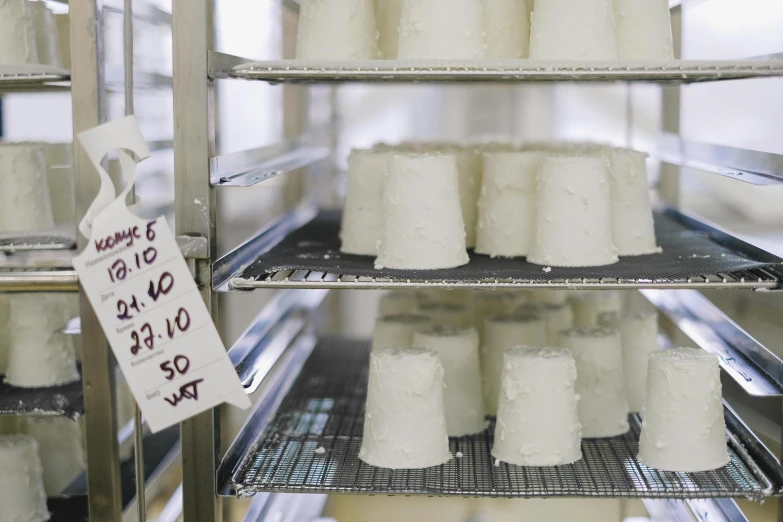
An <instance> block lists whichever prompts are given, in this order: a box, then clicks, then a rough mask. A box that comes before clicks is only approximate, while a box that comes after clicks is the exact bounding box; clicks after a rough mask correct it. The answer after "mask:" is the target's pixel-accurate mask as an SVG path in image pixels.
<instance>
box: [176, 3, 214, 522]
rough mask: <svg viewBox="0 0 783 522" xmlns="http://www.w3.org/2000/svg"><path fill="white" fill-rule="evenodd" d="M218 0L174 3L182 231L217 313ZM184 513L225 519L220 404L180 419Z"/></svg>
mask: <svg viewBox="0 0 783 522" xmlns="http://www.w3.org/2000/svg"><path fill="white" fill-rule="evenodd" d="M212 13H213V1H212V0H175V1H174V2H173V15H174V16H173V18H174V21H173V38H172V41H173V56H174V178H175V191H176V208H175V213H176V214H175V221H176V229H177V235H194V236H200V237H204V238H206V239H207V242H208V245H209V257H210V259H208V260H198V261H197V262H196V263H195V274H196V282H197V283H198V285H199V288H200V290H201V297H202V298H203V299H204V301H205V303H206V304H207V307H208V308H209V309H210V311H211V313H212V317H213V319H215V320H217V296H216V295H215V294H214V292H212V287H211V259H214V257H215V255H216V238H215V191H214V189H212V187H210V185H209V158H210V156H211V155H214V153H215V133H214V127H213V118H212V115H213V113H212V108H213V107H212V103H213V85H212V83H211V82H209V81H208V63H207V60H208V50H209V49H211V47H212V41H213V31H214V26H213V19H212ZM180 438H181V445H182V476H183V481H182V485H183V488H182V491H183V493H182V497H183V516H184V519H185V520H186V521H187V522H201V521H203V522H213V521H218V522H219V521H221V520H222V506H221V501H220V498H219V497H218V496H217V494H216V492H217V485H216V475H215V472H216V469H217V458H218V451H219V447H220V438H219V424H218V410H217V409H214V410H212V411H208V412H205V413H202V414H200V415H197V416H195V417H193V418H191V419H188V420H187V421H185V422H183V423H182V424H181V426H180Z"/></svg>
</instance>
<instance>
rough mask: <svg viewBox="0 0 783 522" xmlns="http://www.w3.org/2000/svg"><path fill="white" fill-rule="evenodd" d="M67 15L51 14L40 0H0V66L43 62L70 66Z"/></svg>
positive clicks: (57, 65)
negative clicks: (1, 0) (0, 1)
mask: <svg viewBox="0 0 783 522" xmlns="http://www.w3.org/2000/svg"><path fill="white" fill-rule="evenodd" d="M70 41H71V40H70V26H69V24H68V15H67V14H54V13H53V12H52V11H51V9H49V7H47V5H46V2H44V1H42V0H5V1H4V2H2V3H0V65H31V64H43V65H51V66H53V67H61V68H66V69H70V57H71V55H70V47H71V44H70Z"/></svg>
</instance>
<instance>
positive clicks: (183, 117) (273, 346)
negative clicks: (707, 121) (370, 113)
mask: <svg viewBox="0 0 783 522" xmlns="http://www.w3.org/2000/svg"><path fill="white" fill-rule="evenodd" d="M280 3H281V5H283V6H284V7H285V8H287V9H289V10H290V12H291V13H293V14H294V16H287V17H286V19H285V20H284V27H283V40H284V48H286V49H288V50H289V51H290V50H291V49H292V48H293V45H294V42H295V37H296V34H295V33H296V18H295V14H296V11H297V8H298V4H297V2H295V1H293V0H280ZM679 3H680V2H679V1H676V0H675V1H674V2H673V4H672V7H673V8H674V10H673V24H674V33H675V41H676V45H677V47H678V48H679V41H680V33H681V10H680V9H678V6H679ZM213 8H214V5H213V1H212V0H189V1H188V2H187V3H185V2H174V4H173V14H172V19H173V23H172V25H173V30H174V38H173V44H174V75H173V76H174V78H173V84H174V105H175V120H176V121H177V122H178V126H177V129H176V133H175V141H174V153H175V175H176V194H177V197H176V225H177V236H178V238H190V241H192V242H196V241H197V242H198V246H197V251H198V254H197V255H192V256H191V257H190V263H191V266H192V270H193V273H194V274H195V278H196V280H197V282H198V283H199V285H200V288H201V296H202V298H203V299H204V301H205V302H206V303H207V306H208V307H209V309H210V310H211V313H212V314H213V316H215V317H217V294H218V292H223V291H228V290H232V291H248V290H250V289H251V288H249V287H248V288H239V286H240V285H236V284H235V283H237V281H234V282H232V279H234V278H235V276H236V275H237V274H238V273H239V272H240V270H241V269H242V268H243V267H244V266H245V265H247V264H248V263H250V262H252V261H253V260H254V259H255V258H256V256H257V254H258V253H259V252H262V251H265V249H268V248H271V246H273V245H274V244H276V243H277V242H279V241H280V240H281V238H283V237H285V236H286V235H288V234H289V233H290V232H291V231H292V230H295V229H296V228H298V227H299V226H301V224H302V223H304V222H306V221H307V220H308V216H309V217H312V215H313V214H312V213H313V212H314V210H313V208H312V207H306V206H305V207H300V208H298V209H296V210H294V211H293V212H292V213H290V214H287V215H285V216H283V217H282V218H280V219H278V220H276V221H274V222H273V223H271V224H269V225H268V226H267V227H265V228H264V229H263V230H262V231H261V232H260V233H259V234H257V235H255V236H254V237H253V238H251V239H250V240H249V241H247V242H246V243H245V244H244V245H242V246H240V247H238V248H236V249H234V250H233V251H231V252H230V253H229V254H227V255H226V256H224V257H222V258H221V259H217V255H216V253H217V238H216V202H217V198H216V192H217V188H219V187H223V186H250V185H254V184H256V183H260V182H261V181H263V180H265V179H269V178H270V177H273V176H275V175H279V174H282V173H284V172H289V171H293V170H295V169H297V168H300V167H303V166H309V165H313V164H315V163H316V162H318V161H320V160H321V159H323V158H324V157H326V155H327V154H328V153H329V151H330V150H332V148H331V147H330V148H329V149H328V150H322V149H319V148H318V147H319V146H313V145H311V144H312V143H314V141H311V140H309V139H303V137H308V136H309V134H308V132H309V131H310V129H308V128H307V122H306V120H307V115H308V114H307V113H308V112H309V109H310V108H309V106H308V101H307V100H308V99H307V95H306V91H305V90H304V89H302V88H301V86H298V85H291V84H300V83H305V84H306V83H313V82H315V83H327V84H334V83H346V82H392V83H414V82H464V83H471V82H497V83H512V82H527V81H531V82H532V81H535V82H541V81H576V82H595V81H621V82H655V83H661V84H665V87H664V92H665V94H664V110H663V113H664V114H663V122H664V130H665V132H667V133H672V134H674V135H677V134H678V133H679V112H680V106H679V104H680V86H681V85H683V84H687V83H692V82H706V81H723V80H740V79H747V78H770V77H783V60H781V57H780V56H770V57H767V58H766V59H754V60H742V61H724V62H691V61H681V62H669V63H648V64H619V65H618V64H616V63H612V64H608V63H605V64H600V63H590V64H585V63H559V64H551V63H534V62H531V61H525V62H511V63H502V62H493V63H488V62H482V63H480V64H479V63H465V62H461V63H457V62H451V63H444V62H439V63H437V62H433V63H425V62H417V63H410V64H407V63H405V64H400V63H391V62H371V63H369V64H353V63H352V64H346V63H333V64H327V63H322V64H305V63H303V62H291V61H276V62H251V61H249V60H246V59H244V58H241V57H238V56H231V55H227V54H222V53H218V52H214V51H212V50H211V49H212V48H214V45H213V42H214V34H213V31H214V25H213V20H214V12H213ZM292 21H293V22H292ZM678 52H679V50H678ZM286 54H290V52H288V53H286ZM225 79H235V80H238V79H245V80H257V81H261V82H267V83H272V84H277V83H282V84H284V85H283V87H282V89H283V90H284V104H285V138H284V139H283V140H281V142H280V143H279V144H278V145H275V146H272V147H260V148H256V149H251V150H248V151H243V152H241V153H236V154H232V155H218V154H217V147H216V140H217V136H216V131H215V126H216V117H215V116H216V114H215V110H214V106H215V103H214V102H215V100H214V94H215V85H216V82H217V81H223V80H225ZM678 147H679V149H678V150H681V149H682V148H683V147H682V146H681V144H678ZM688 150H689V151H690V150H691V149H688ZM688 157H689V158H693V156H691V155H689V156H688ZM680 159H681V158H680ZM713 159H714V158H713ZM681 162H683V161H681ZM713 163H717V165H718V166H724V167H725V166H726V165H722V163H720V162H715V161H713ZM669 167H671V166H670V165H667V166H665V168H664V173H663V177H662V181H661V192H662V194H663V196H664V198H665V200H666V201H667V203H668V204H670V205H672V207H674V208H676V207H677V202H678V195H679V194H678V181H679V171H677V170H675V169H671V168H669ZM730 167H731V168H742V169H744V170H745V171H747V172H748V174H749V173H751V172H754V173H762V174H763V173H764V171H763V169H760V168H756V167H754V166H753V165H752V164H745V163H743V164H741V165H730ZM715 170H717V168H716V169H715ZM757 171H758V172H757ZM773 177H774V173H773ZM681 219H682V222H683V223H689V225H688V226H690V227H691V228H692V229H693V230H700V231H701V232H702V233H704V234H707V235H709V236H710V237H711V239H712V240H713V241H715V242H718V243H721V242H725V244H727V245H731V244H736V241H737V240H736V238H733V237H731V235H729V234H727V233H725V231H721V230H720V229H718V228H717V227H710V226H709V225H706V226H705V228H699V227H702V226H703V225H704V223H703V222H700V221H698V220H692V218H691V217H689V216H686V215H681ZM689 220H692V221H689ZM747 251H748V252H751V251H752V249H750V248H748V249H747ZM756 254H759V255H761V254H760V253H758V252H756ZM775 259H776V260H775V261H772V262H773V263H779V260H777V258H775ZM775 268H776V267H775ZM777 272H778V271H777V269H773V270H772V271H771V272H769V271H766V270H762V271H761V272H753V271H749V272H747V273H745V274H738V275H737V276H734V275H730V274H701V275H696V276H695V277H694V278H692V279H691V280H689V281H686V282H685V283H684V284H683V285H677V286H674V287H673V288H699V289H701V288H705V289H706V288H728V287H734V288H755V289H761V290H776V289H779V288H780V286H781V285H780V281H781V278H780V277H779V274H778V273H777ZM339 276H340V275H339V274H328V273H307V274H295V273H284V272H280V273H278V274H276V275H275V276H273V277H272V278H271V280H270V281H268V284H266V285H263V287H264V288H285V289H320V290H321V291H323V290H324V289H327V288H345V289H359V288H400V287H405V288H411V287H414V286H425V285H424V284H421V285H419V284H418V283H415V284H410V283H408V282H407V281H387V280H382V281H377V280H371V281H365V280H356V279H354V280H349V278H341V277H339ZM726 276H727V277H726ZM713 278H714V279H713ZM426 286H447V287H453V286H459V285H455V284H454V282H453V281H433V282H429V281H427V282H426ZM467 286H472V284H468V285H467ZM488 286H503V283H501V282H497V283H494V282H493V283H492V284H490V285H488ZM510 286H511V287H513V288H530V287H531V286H523V285H518V284H513V283H512V284H511V285H510ZM543 286H544V287H551V288H554V287H561V288H562V287H579V288H595V289H601V288H612V289H618V288H640V287H645V286H650V285H649V284H648V283H647V282H646V281H634V282H618V281H600V280H599V281H590V282H586V281H562V282H558V285H555V284H546V285H543ZM482 288H483V287H482ZM311 291H312V290H311ZM281 299H283V298H281ZM278 306H279V301H278V302H277V304H275V305H273V306H272V307H271V308H270V310H265V311H262V313H261V314H260V315H259V316H258V317H257V318H256V321H255V322H254V323H253V325H252V326H251V327H250V328H248V330H247V331H246V332H245V334H244V335H243V336H242V337H241V338H240V340H239V341H238V342H237V343H236V344H235V345H234V347H232V349H231V350H230V352H229V354H230V356H231V357H232V360H234V362H235V365H236V366H237V368H238V371H239V373H240V375H241V376H242V378H243V382H244V383H245V385H246V386H247V387H248V390H256V388H257V390H256V393H257V394H258V395H259V399H258V400H257V402H256V405H255V409H254V413H253V414H252V415H251V416H250V417H249V419H248V421H247V424H246V425H245V427H244V428H243V430H241V432H240V436H239V437H238V438H237V439H236V440H235V441H234V443H233V444H232V445H231V447H230V449H229V450H228V452H227V453H226V455H225V457H224V458H223V459H222V460H219V459H218V458H217V456H218V455H219V447H220V445H219V437H218V433H219V431H220V424H219V414H218V411H217V410H215V411H212V412H207V413H204V414H202V415H199V416H197V417H195V418H193V419H190V420H188V421H187V422H185V423H183V424H182V426H181V434H182V438H181V441H182V453H183V471H184V482H183V486H182V505H183V515H184V517H185V519H186V520H187V521H188V522H191V521H193V522H213V521H221V520H222V506H221V502H222V501H221V498H220V496H221V495H230V494H232V491H231V476H232V473H233V471H234V469H235V466H236V465H237V464H238V462H239V461H240V459H241V458H242V455H243V454H244V451H245V449H246V448H247V447H248V445H249V444H250V443H251V442H252V439H253V437H255V436H257V434H259V433H261V432H262V431H263V429H264V428H265V427H266V426H267V425H268V424H269V423H270V422H271V421H272V419H273V417H274V414H275V412H276V410H277V408H278V407H279V405H280V404H281V402H282V401H283V400H284V398H285V394H286V391H287V390H288V388H290V386H291V385H292V384H293V382H294V380H295V379H296V378H297V375H298V374H299V371H300V370H301V368H302V366H303V365H304V363H305V361H306V359H307V357H308V356H309V355H310V353H311V352H312V351H313V347H314V344H315V338H314V336H313V335H312V332H311V331H310V330H308V329H307V328H306V327H305V326H304V325H303V324H302V317H301V314H300V312H299V311H296V310H293V309H292V311H289V312H280V309H279V308H277V307H278ZM272 323H274V325H273V326H272ZM767 384H769V383H767ZM763 391H765V392H771V388H770V389H767V388H765V389H764V390H763ZM732 415H733V414H732ZM729 416H730V415H729ZM731 433H732V434H733V436H735V438H736V444H735V447H736V448H738V451H739V452H740V453H742V452H743V451H744V450H742V449H741V448H742V447H743V445H744V447H745V448H750V450H749V451H750V452H751V453H752V454H753V455H754V459H751V460H754V462H755V459H756V457H757V455H759V454H762V453H763V452H762V451H761V449H760V448H763V446H761V445H758V446H757V445H756V444H755V443H754V440H753V434H752V433H751V432H750V431H749V430H747V433H746V432H745V431H743V429H742V426H734V425H733V424H732V428H731ZM765 458H767V460H764V461H763V462H762V461H761V459H759V462H760V464H759V466H760V469H757V470H756V471H754V473H756V472H758V473H759V476H767V477H774V480H773V481H772V482H775V483H776V484H783V480H779V479H780V476H779V473H778V468H779V465H778V463H777V460H776V459H775V458H774V457H772V456H771V455H768V454H767V455H766V457H765ZM765 491H766V493H771V491H770V490H769V488H767V490H765ZM706 502H708V503H709V508H710V509H712V510H713V512H716V513H717V511H715V510H720V511H721V512H723V513H724V514H725V513H727V512H729V511H730V509H729V508H728V507H726V506H730V505H731V502H730V501H724V500H714V501H713V500H709V501H706ZM258 504H259V505H261V504H262V503H261V502H259V503H258ZM255 505H256V504H255V503H254V506H255ZM259 509H261V508H259ZM708 511H709V510H708ZM252 513H253V510H252V509H251V513H250V514H249V516H250V515H252ZM251 518H252V517H251Z"/></svg>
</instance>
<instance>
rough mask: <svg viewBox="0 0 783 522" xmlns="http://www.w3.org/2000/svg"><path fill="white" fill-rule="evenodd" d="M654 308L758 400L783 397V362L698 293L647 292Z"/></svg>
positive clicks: (684, 291) (687, 291)
mask: <svg viewBox="0 0 783 522" xmlns="http://www.w3.org/2000/svg"><path fill="white" fill-rule="evenodd" d="M642 293H643V294H644V295H645V297H647V299H649V300H650V302H651V303H653V305H655V307H656V308H658V310H659V311H660V312H661V313H662V314H663V315H664V316H666V317H667V318H668V319H669V320H671V321H672V322H673V323H674V324H675V325H677V327H678V328H679V329H680V330H682V332H683V333H684V334H685V335H687V336H688V337H690V338H691V340H692V341H693V342H695V343H696V344H697V345H698V346H699V347H700V348H702V349H704V350H706V351H708V352H711V353H714V354H715V355H717V356H718V357H719V358H720V365H721V368H723V370H724V371H726V373H728V374H729V375H730V376H731V377H732V378H733V379H734V380H735V381H736V382H737V383H738V384H739V385H740V386H741V387H742V388H743V389H744V390H745V392H747V393H748V394H750V395H753V396H757V397H780V396H783V360H781V359H780V358H779V357H778V356H776V355H775V354H774V353H772V352H771V351H770V350H768V349H767V348H766V347H765V346H763V345H762V344H761V343H759V342H758V341H756V340H755V339H754V338H753V337H752V336H751V335H750V334H748V333H747V332H746V331H745V330H743V329H742V328H740V327H739V325H737V323H735V322H734V321H733V320H732V319H731V318H730V317H729V316H727V315H726V314H724V313H723V312H722V311H721V310H720V309H719V308H718V307H717V306H715V305H714V304H712V303H711V302H710V300H709V299H707V298H706V297H704V296H703V295H702V294H701V293H699V292H698V291H696V290H680V291H676V292H675V291H672V290H643V291H642Z"/></svg>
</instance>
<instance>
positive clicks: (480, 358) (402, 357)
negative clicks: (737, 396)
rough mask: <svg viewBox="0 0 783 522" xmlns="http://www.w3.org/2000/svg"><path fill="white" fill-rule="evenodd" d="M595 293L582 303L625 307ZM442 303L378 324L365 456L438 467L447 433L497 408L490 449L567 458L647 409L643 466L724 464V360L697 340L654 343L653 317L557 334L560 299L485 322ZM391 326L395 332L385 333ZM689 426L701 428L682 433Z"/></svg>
mask: <svg viewBox="0 0 783 522" xmlns="http://www.w3.org/2000/svg"><path fill="white" fill-rule="evenodd" d="M595 295H596V294H592V295H591V294H588V296H587V297H586V298H585V297H584V296H582V297H579V298H577V299H575V300H574V303H575V304H576V307H577V309H579V307H584V306H589V304H590V303H591V302H592V303H598V304H599V306H598V307H597V309H599V310H600V309H602V308H604V309H605V308H609V307H615V305H616V304H617V303H619V302H620V301H619V300H618V298H619V296H617V295H616V296H614V297H612V298H611V299H610V300H607V299H600V298H598V299H596V298H595V297H594V296H595ZM599 295H600V294H599ZM509 299H510V296H503V295H498V296H497V299H492V296H491V295H484V296H483V298H482V301H483V302H484V303H485V304H486V303H494V304H495V305H497V306H499V307H500V306H502V307H504V308H506V309H509V308H510V307H511V306H513V302H512V301H510V300H509ZM612 299H613V300H614V305H612V304H611V301H612ZM397 302H400V301H399V298H398V301H397ZM439 304H440V306H445V305H448V306H450V307H451V309H452V313H451V314H449V315H448V316H446V315H444V314H438V315H430V316H426V315H423V314H425V313H428V312H430V311H431V310H432V309H433V304H432V303H427V302H424V303H420V304H419V305H418V311H419V312H420V315H418V316H415V315H408V316H387V317H385V318H381V319H380V320H379V329H378V330H377V331H376V335H375V338H374V342H373V354H372V357H371V362H370V381H369V387H368V398H367V408H366V416H365V427H364V439H363V443H362V450H361V453H360V458H361V459H362V460H364V461H365V462H367V463H369V464H372V465H375V466H379V467H387V468H398V469H399V468H403V469H407V468H423V467H430V466H435V465H439V464H443V463H444V462H446V461H448V460H449V459H450V458H451V454H450V452H449V449H448V437H450V436H451V437H458V436H464V435H472V434H476V433H479V432H482V431H484V429H485V428H486V424H485V421H484V417H485V414H489V415H497V424H496V429H495V442H494V446H493V449H492V454H493V456H494V457H495V458H496V459H498V461H502V462H507V463H509V464H515V465H522V466H555V465H564V464H570V463H573V462H576V461H578V460H579V459H581V458H582V452H581V444H580V443H581V439H582V438H596V437H613V436H619V435H622V434H624V433H625V432H627V431H628V428H629V425H628V413H629V412H636V411H640V410H642V404H643V409H644V411H645V419H646V422H645V424H644V427H643V431H642V438H641V444H640V455H639V457H640V460H641V461H642V462H643V463H645V464H647V465H649V466H651V467H655V468H658V469H664V470H668V471H704V470H709V469H716V468H718V467H721V466H724V465H725V464H726V463H727V462H728V453H727V450H726V445H725V440H724V437H725V435H724V431H725V427H724V424H723V416H722V402H721V391H720V379H719V370H718V364H717V359H716V358H715V357H714V356H713V355H711V354H709V353H707V352H703V351H701V350H696V349H680V350H673V351H666V352H658V345H657V315H656V314H655V313H654V312H652V313H650V312H647V313H641V314H626V315H619V314H618V313H617V312H611V313H609V314H606V313H604V314H601V315H600V317H599V319H598V322H599V323H601V324H603V325H604V326H586V327H581V328H568V329H562V328H564V327H567V326H568V322H567V321H566V316H564V315H563V314H562V313H560V314H557V315H553V314H552V313H551V312H550V313H546V312H545V313H541V312H543V311H545V310H546V309H547V308H555V307H557V305H554V304H552V303H549V304H548V305H547V306H543V305H542V304H541V303H539V304H538V305H537V306H536V305H532V306H531V305H530V304H528V305H527V306H524V305H523V306H522V307H518V308H516V309H513V308H511V310H514V311H513V312H510V313H509V312H507V313H505V314H504V315H491V316H489V317H487V318H485V319H484V321H483V323H481V324H480V326H479V328H478V329H477V328H475V327H473V326H468V325H470V324H471V323H472V324H476V322H479V321H480V318H481V317H482V314H481V313H480V312H479V313H474V314H471V315H470V317H471V321H466V319H467V318H468V316H467V315H466V316H464V317H463V318H462V320H460V319H459V318H458V317H457V316H456V315H455V314H454V312H453V309H454V307H455V306H457V305H456V304H455V303H453V302H452V303H439ZM564 306H566V305H560V308H561V309H562V308H563V307H564ZM476 308H477V309H480V306H477V307H476ZM485 310H486V309H485ZM538 314H541V315H538ZM592 316H594V314H591V317H592ZM414 317H418V318H419V319H418V320H416V321H414V320H413V318H414ZM544 317H548V321H547V320H545V319H544ZM555 318H557V320H558V321H562V322H561V324H560V325H559V327H554V326H553V324H552V323H553V322H554V321H555ZM581 319H582V320H588V319H589V318H588V317H582V318H581ZM394 323H397V326H396V338H393V337H395V336H390V335H389V333H390V331H391V330H390V326H389V325H390V324H394ZM394 328H395V327H392V329H394ZM406 331H407V333H405V332H406ZM478 331H480V332H481V336H480V337H481V340H480V341H479V334H478V333H477V332H478ZM408 334H410V335H408ZM553 337H554V340H553ZM479 345H480V346H481V350H480V351H479ZM554 346H557V348H555V347H554ZM648 360H649V362H650V363H649V368H648ZM444 387H445V390H444ZM482 390H483V391H482ZM683 395H684V396H685V397H686V399H685V400H681V399H680V398H681V397H682V396H683ZM673 399H677V400H676V401H673ZM683 426H690V427H692V428H693V429H692V430H690V429H688V430H686V432H687V433H688V435H685V436H683V435H682V434H681V430H682V428H683Z"/></svg>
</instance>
